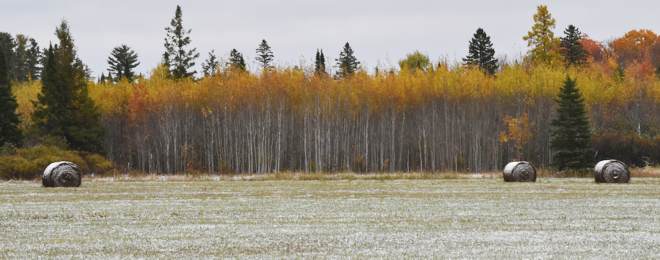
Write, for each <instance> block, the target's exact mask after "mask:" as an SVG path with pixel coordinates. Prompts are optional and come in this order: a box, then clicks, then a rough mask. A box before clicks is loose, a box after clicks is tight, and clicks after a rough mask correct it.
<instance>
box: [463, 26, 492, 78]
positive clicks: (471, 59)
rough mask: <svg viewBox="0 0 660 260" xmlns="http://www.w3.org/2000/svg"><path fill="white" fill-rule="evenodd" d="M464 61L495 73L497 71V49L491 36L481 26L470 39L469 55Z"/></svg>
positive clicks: (489, 72)
mask: <svg viewBox="0 0 660 260" xmlns="http://www.w3.org/2000/svg"><path fill="white" fill-rule="evenodd" d="M463 62H465V64H466V65H469V66H478V67H479V68H480V69H481V70H482V71H484V72H486V73H488V74H490V75H494V74H495V72H497V68H498V65H497V59H496V58H495V49H493V43H492V42H491V41H490V36H488V35H487V34H486V32H485V31H484V30H483V29H481V28H479V29H477V32H476V33H474V36H473V37H472V40H470V47H469V50H468V56H467V57H465V58H463Z"/></svg>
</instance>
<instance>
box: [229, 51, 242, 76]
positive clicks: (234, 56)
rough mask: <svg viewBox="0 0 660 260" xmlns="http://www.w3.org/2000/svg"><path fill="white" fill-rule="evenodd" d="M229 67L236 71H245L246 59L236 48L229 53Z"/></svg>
mask: <svg viewBox="0 0 660 260" xmlns="http://www.w3.org/2000/svg"><path fill="white" fill-rule="evenodd" d="M229 68H230V69H231V70H236V71H245V70H246V66H245V59H243V54H241V53H240V52H238V51H237V50H236V49H232V50H231V53H229Z"/></svg>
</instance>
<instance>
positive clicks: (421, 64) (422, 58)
mask: <svg viewBox="0 0 660 260" xmlns="http://www.w3.org/2000/svg"><path fill="white" fill-rule="evenodd" d="M399 67H400V68H401V70H409V71H413V72H414V71H418V70H419V71H427V70H429V69H430V68H431V60H430V59H429V57H428V56H426V55H424V54H423V53H421V52H419V51H415V52H413V53H411V54H408V55H407V56H406V58H405V59H403V60H400V61H399Z"/></svg>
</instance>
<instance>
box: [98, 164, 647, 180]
mask: <svg viewBox="0 0 660 260" xmlns="http://www.w3.org/2000/svg"><path fill="white" fill-rule="evenodd" d="M631 171H632V177H637V178H640V177H660V168H658V167H646V168H634V169H631ZM537 174H538V178H592V172H591V171H580V172H576V171H562V172H559V171H554V170H551V169H547V168H543V169H537ZM501 177H502V173H500V172H485V173H465V172H408V173H405V172H397V173H352V172H342V173H302V172H277V173H264V174H222V175H211V174H208V173H201V172H192V173H186V174H176V175H160V174H147V173H142V172H130V173H128V174H121V173H118V172H115V173H113V174H106V175H103V176H99V175H97V176H94V177H92V178H91V179H94V180H99V181H126V182H130V181H220V180H222V181H294V180H295V181H335V180H348V181H351V180H380V181H388V180H443V179H497V178H501ZM86 179H90V176H86Z"/></svg>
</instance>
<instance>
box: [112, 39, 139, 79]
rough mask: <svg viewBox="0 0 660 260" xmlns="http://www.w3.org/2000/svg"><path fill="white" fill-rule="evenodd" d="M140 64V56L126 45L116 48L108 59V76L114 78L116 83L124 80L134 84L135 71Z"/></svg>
mask: <svg viewBox="0 0 660 260" xmlns="http://www.w3.org/2000/svg"><path fill="white" fill-rule="evenodd" d="M138 65H140V62H138V55H137V53H135V51H133V50H131V48H130V47H128V46H126V45H121V46H119V47H115V48H114V49H113V50H112V52H111V53H110V57H108V66H110V67H109V68H108V75H110V77H114V80H115V82H117V81H120V80H121V79H122V78H125V79H127V80H128V82H133V80H134V79H135V71H133V70H134V69H135V68H136V67H137V66H138Z"/></svg>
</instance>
